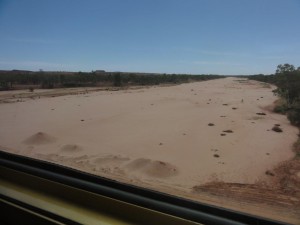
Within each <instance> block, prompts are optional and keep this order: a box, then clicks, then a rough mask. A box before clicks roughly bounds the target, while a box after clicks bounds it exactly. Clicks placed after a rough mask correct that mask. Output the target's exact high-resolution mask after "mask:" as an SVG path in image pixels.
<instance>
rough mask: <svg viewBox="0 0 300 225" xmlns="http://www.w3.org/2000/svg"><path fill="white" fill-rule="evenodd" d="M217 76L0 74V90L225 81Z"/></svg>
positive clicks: (81, 73)
mask: <svg viewBox="0 0 300 225" xmlns="http://www.w3.org/2000/svg"><path fill="white" fill-rule="evenodd" d="M222 77H223V76H218V75H188V74H154V73H125V72H101V73H98V72H89V73H87V72H46V71H39V72H33V71H20V70H12V71H0V90H13V89H28V88H68V87H97V86H116V87H121V86H131V85H159V84H179V83H185V82H191V81H203V80H211V79H216V78H222Z"/></svg>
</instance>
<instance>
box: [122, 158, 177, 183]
mask: <svg viewBox="0 0 300 225" xmlns="http://www.w3.org/2000/svg"><path fill="white" fill-rule="evenodd" d="M126 169H127V170H129V171H130V172H141V173H143V174H146V175H148V176H151V177H158V178H167V177H171V176H175V175H177V174H178V169H177V168H176V167H175V166H174V165H172V164H170V163H166V162H162V161H153V160H150V159H143V158H140V159H136V160H133V161H132V162H131V163H129V164H128V165H126Z"/></svg>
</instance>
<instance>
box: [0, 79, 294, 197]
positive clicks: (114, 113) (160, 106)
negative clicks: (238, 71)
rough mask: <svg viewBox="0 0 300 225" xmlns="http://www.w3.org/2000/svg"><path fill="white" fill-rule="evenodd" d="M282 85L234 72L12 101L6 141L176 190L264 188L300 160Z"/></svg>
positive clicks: (2, 127)
mask: <svg viewBox="0 0 300 225" xmlns="http://www.w3.org/2000/svg"><path fill="white" fill-rule="evenodd" d="M272 88H274V87H271V86H268V85H265V84H262V83H259V82H256V81H248V80H246V79H240V78H225V79H218V80H211V81H205V82H196V83H188V84H181V85H177V86H169V87H150V88H144V89H137V90H130V89H129V90H120V91H98V92H86V93H84V94H79V95H74V94H73V95H65V96H58V97H52V98H51V97H49V98H35V99H26V100H25V101H22V102H14V103H6V104H5V103H3V104H0V146H1V147H2V149H3V150H6V151H10V152H14V153H17V154H21V155H28V156H30V157H34V158H40V159H43V160H48V161H52V162H57V163H59V164H63V165H67V166H70V167H73V168H76V169H79V170H83V171H87V172H90V173H93V174H97V175H100V176H105V177H108V178H112V179H116V180H119V181H122V182H128V183H132V184H136V185H141V186H144V187H145V186H146V187H150V188H153V189H156V190H161V191H164V192H168V193H176V190H180V191H182V192H184V193H189V192H191V191H192V188H193V187H194V186H196V185H201V184H205V183H207V182H211V181H224V182H231V183H243V184H254V183H257V182H260V181H262V180H264V179H266V177H267V176H268V175H267V174H266V171H267V170H270V169H272V168H273V167H274V166H276V165H277V164H278V163H279V162H282V161H285V160H289V159H291V158H292V157H293V156H294V153H293V152H292V144H293V143H294V142H295V140H296V139H297V133H298V130H297V129H296V128H295V127H293V126H291V125H290V124H289V122H288V120H287V119H286V116H283V115H279V114H275V113H272V112H271V111H270V110H269V109H270V106H271V105H272V104H273V102H274V101H275V100H276V99H277V97H275V96H274V95H273V93H272V91H271V90H272ZM19 92H20V91H19ZM25 92H26V91H25ZM0 95H1V93H0ZM257 113H258V114H257ZM259 114H260V115H259ZM274 124H277V126H279V127H280V128H281V129H282V130H283V132H280V133H278V132H274V131H272V128H273V126H274ZM174 191H175V192H174Z"/></svg>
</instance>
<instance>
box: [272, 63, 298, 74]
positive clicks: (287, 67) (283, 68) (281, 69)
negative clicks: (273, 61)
mask: <svg viewBox="0 0 300 225" xmlns="http://www.w3.org/2000/svg"><path fill="white" fill-rule="evenodd" d="M293 71H295V67H294V66H293V65H291V64H288V63H285V64H279V65H278V66H277V69H276V74H281V73H285V72H293Z"/></svg>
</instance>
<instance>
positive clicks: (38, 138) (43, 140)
mask: <svg viewBox="0 0 300 225" xmlns="http://www.w3.org/2000/svg"><path fill="white" fill-rule="evenodd" d="M55 140H56V138H54V137H52V136H51V135H49V134H46V133H44V132H38V133H36V134H34V135H32V136H30V137H29V138H27V139H25V140H24V141H23V143H25V144H28V145H44V144H50V143H53V142H55Z"/></svg>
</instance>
